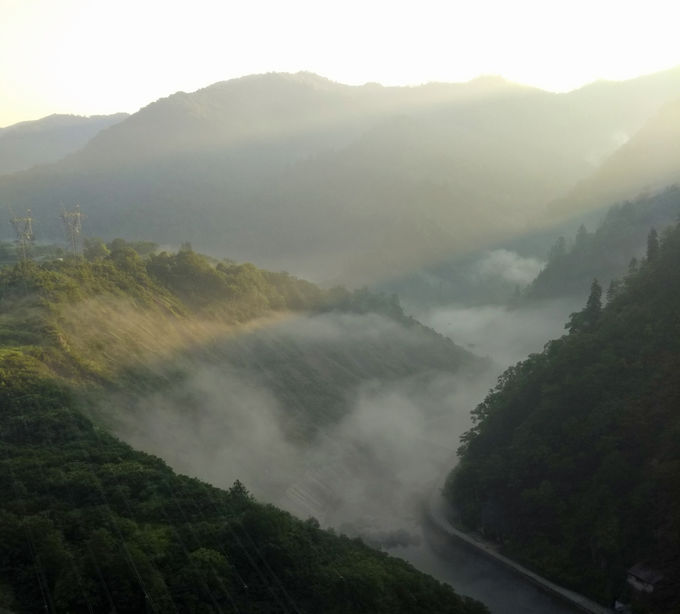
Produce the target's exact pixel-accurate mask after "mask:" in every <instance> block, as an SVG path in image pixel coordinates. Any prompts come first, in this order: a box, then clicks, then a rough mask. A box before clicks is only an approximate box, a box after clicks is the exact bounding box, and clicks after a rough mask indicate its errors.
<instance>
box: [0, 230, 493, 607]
mask: <svg viewBox="0 0 680 614" xmlns="http://www.w3.org/2000/svg"><path fill="white" fill-rule="evenodd" d="M151 252H153V246H152V245H149V244H146V243H127V242H125V241H122V240H116V241H113V242H111V243H109V244H107V245H105V244H103V243H101V242H97V241H91V242H89V243H88V245H87V246H86V249H85V254H86V256H87V259H86V260H79V261H74V260H70V259H68V258H67V259H64V260H51V261H46V262H43V263H40V264H37V263H32V262H25V263H20V264H17V265H16V266H14V267H12V268H6V269H4V270H2V271H1V272H0V342H1V344H2V345H1V347H0V406H2V408H3V411H2V413H1V416H0V451H1V457H0V464H2V471H1V472H0V475H1V476H2V477H0V481H1V483H2V492H3V493H4V494H3V497H2V500H1V501H0V535H2V539H1V540H0V577H1V578H2V580H0V607H4V608H8V609H10V610H12V611H15V612H34V611H38V610H45V611H51V612H100V611H109V610H110V611H113V610H116V611H121V612H122V611H125V612H158V613H160V612H163V613H164V612H175V611H176V612H220V611H238V612H310V613H311V612H367V613H368V612H405V613H406V612H423V613H424V612H451V613H453V612H461V613H463V612H470V613H472V612H484V611H485V608H484V607H483V606H481V605H479V604H477V603H474V602H471V601H469V600H465V599H463V598H460V597H458V596H457V595H456V594H455V593H454V592H453V590H452V589H450V588H448V587H445V586H443V585H441V584H439V583H437V582H435V581H434V580H432V579H430V578H428V577H427V576H424V575H423V574H420V573H419V572H416V571H415V570H414V569H413V568H412V567H410V566H409V565H408V564H406V563H404V562H402V561H399V560H397V559H392V558H390V557H387V556H386V555H384V554H381V553H378V552H375V551H373V550H371V549H369V548H368V547H366V546H364V545H363V544H362V543H360V542H358V541H356V540H350V539H348V538H346V537H337V536H335V535H333V534H332V533H328V532H325V531H322V530H321V529H319V526H318V523H317V522H316V521H314V520H309V521H306V522H303V521H302V520H297V519H294V518H293V517H292V516H290V515H289V514H287V513H285V512H282V511H280V510H278V509H276V508H274V507H272V506H265V505H262V504H260V503H257V502H256V501H255V500H254V499H253V498H252V497H251V496H250V495H249V494H248V492H247V491H246V490H245V487H244V486H242V485H241V483H240V482H239V483H236V484H235V485H234V486H233V487H232V488H231V489H230V490H228V491H225V490H219V489H216V488H214V487H212V486H209V485H208V484H206V483H204V482H200V481H198V480H196V479H190V478H188V477H182V476H178V475H177V474H175V473H173V471H172V470H171V469H170V468H169V467H168V466H167V465H166V464H165V463H164V462H163V461H161V460H160V459H158V458H156V457H153V456H149V455H146V454H143V453H141V452H136V451H133V450H132V449H131V448H130V447H129V446H127V445H125V444H124V443H122V442H120V441H119V440H117V439H115V438H114V437H112V436H111V434H109V433H108V432H107V431H106V430H105V429H104V428H103V427H102V424H103V423H102V422H101V420H100V421H99V424H98V425H95V424H93V423H92V422H91V421H90V419H88V418H87V417H86V416H88V415H89V416H99V418H100V419H101V418H102V417H103V415H102V409H101V401H102V399H103V398H105V397H107V395H114V393H116V392H118V393H121V391H126V393H127V396H125V397H122V396H121V397H117V398H118V400H120V402H121V405H124V404H125V402H128V403H129V402H130V399H131V398H132V397H133V396H134V395H135V394H141V392H142V391H146V392H147V393H151V392H154V391H155V392H159V391H160V390H162V389H163V388H164V387H169V386H170V385H171V382H172V380H173V378H175V379H176V378H177V377H178V371H177V369H176V368H175V369H174V370H173V369H168V370H167V371H166V372H163V371H162V370H160V368H159V365H160V364H161V363H162V362H163V361H164V360H168V361H170V362H172V359H173V358H175V359H177V357H178V356H180V357H181V356H183V355H184V356H187V355H189V354H199V355H200V354H202V353H204V352H205V351H207V352H208V354H210V351H209V350H204V349H202V346H206V345H209V344H211V343H215V342H216V341H217V340H218V339H221V338H223V337H224V336H225V335H226V336H229V335H235V334H237V331H239V330H242V331H246V332H247V330H248V327H251V328H252V329H253V330H257V329H258V327H259V326H260V324H257V322H269V321H272V320H273V321H280V318H281V317H284V315H285V314H288V313H291V312H294V311H297V312H299V313H302V312H308V313H317V314H320V313H322V312H324V313H332V312H335V311H336V310H337V311H341V312H342V313H344V314H346V315H349V314H355V315H358V314H361V313H366V312H371V313H373V314H374V316H375V317H378V316H377V313H382V314H384V317H386V318H388V319H390V320H391V321H393V322H395V325H396V323H398V325H399V326H408V327H412V328H415V329H418V328H419V327H420V329H423V330H425V329H424V327H422V326H420V325H418V324H417V323H415V322H414V321H412V320H410V319H409V318H408V317H406V316H405V315H404V314H403V312H402V311H401V308H400V307H399V305H398V303H397V302H395V300H394V299H391V298H387V297H381V296H378V295H372V294H370V293H368V292H365V291H364V292H357V293H353V294H352V293H349V292H347V291H345V290H342V289H336V290H333V291H322V290H320V289H319V288H317V287H316V286H314V285H312V284H310V283H307V282H304V281H302V280H298V279H295V278H292V277H291V276H289V275H287V274H283V273H270V272H267V271H262V270H260V269H257V268H255V267H254V266H252V265H248V264H240V265H239V264H234V263H229V262H220V263H215V262H211V261H210V260H208V259H207V258H205V257H203V256H200V255H199V254H196V253H195V252H193V251H191V250H190V249H189V248H188V247H187V248H185V249H183V250H182V251H180V252H179V253H177V254H167V253H160V254H154V253H151ZM277 314H278V315H277ZM381 317H382V316H381ZM426 335H429V336H430V337H431V338H432V339H435V340H439V339H440V338H439V337H438V336H437V335H436V334H435V333H433V332H431V331H430V332H429V333H426ZM436 343H439V341H435V344H436ZM441 343H442V344H443V347H449V346H450V347H451V350H450V353H448V354H447V353H446V352H445V354H446V357H447V359H448V358H450V356H451V355H454V356H458V357H459V359H460V360H461V361H465V360H467V359H468V355H467V353H465V352H463V351H462V350H460V349H458V348H456V347H455V346H453V344H452V343H450V342H444V341H443V340H441ZM392 349H393V350H394V349H395V347H394V346H392ZM177 364H179V363H177ZM177 364H176V365H175V366H177ZM110 398H111V402H110V403H109V405H108V411H109V412H110V413H109V414H108V418H109V420H110V421H115V413H116V412H119V413H120V414H123V413H125V408H124V407H122V406H121V407H118V408H116V407H115V400H116V397H115V396H110ZM95 404H99V405H98V407H95V406H94V405H95ZM157 426H158V425H157ZM260 452H261V451H258V450H257V449H251V450H250V454H251V459H252V460H253V462H255V459H256V458H257V456H258V454H259V453H260ZM246 486H247V485H246Z"/></svg>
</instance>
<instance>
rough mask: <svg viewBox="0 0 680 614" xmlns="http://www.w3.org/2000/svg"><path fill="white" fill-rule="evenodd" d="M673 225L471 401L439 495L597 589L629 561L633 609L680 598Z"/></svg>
mask: <svg viewBox="0 0 680 614" xmlns="http://www.w3.org/2000/svg"><path fill="white" fill-rule="evenodd" d="M679 262H680V227H675V228H673V229H672V230H670V231H669V232H667V233H664V238H663V241H662V242H661V245H660V246H659V244H658V242H656V241H650V244H649V248H648V252H647V258H646V260H645V261H644V262H643V263H642V265H641V266H640V268H639V271H633V272H631V273H630V274H629V276H628V277H626V278H625V281H624V283H623V284H622V285H620V286H619V287H618V288H617V290H616V292H614V293H613V295H611V296H610V300H609V302H608V303H607V305H606V307H604V308H602V307H601V304H600V294H601V289H600V288H599V287H598V286H597V284H596V283H594V284H593V287H592V291H591V295H590V297H589V299H588V302H587V305H586V307H585V308H584V309H583V310H582V311H580V312H577V313H574V314H573V315H572V316H571V319H570V322H569V324H568V326H569V329H570V333H569V335H567V336H564V337H562V338H560V339H557V340H554V341H551V342H550V343H548V344H547V345H546V347H545V350H544V351H543V352H541V353H539V354H534V355H531V356H530V357H529V358H528V359H527V360H525V361H524V362H521V363H518V364H517V365H516V366H514V367H511V368H510V369H508V370H507V371H506V372H505V373H504V374H503V375H502V376H501V378H500V379H499V381H498V385H497V386H496V388H495V389H494V390H493V391H492V392H491V393H490V394H489V396H487V398H486V399H485V400H484V402H483V403H482V404H480V405H479V406H478V407H477V408H476V409H475V410H474V412H473V418H474V419H475V421H476V425H475V426H474V428H473V429H472V430H470V431H469V432H468V433H467V434H466V435H465V436H464V437H463V438H462V446H461V448H460V455H461V460H460V465H459V466H458V468H457V469H456V470H455V471H454V472H453V473H452V475H451V477H450V479H449V482H448V485H447V489H446V495H447V497H448V498H449V500H450V501H451V502H452V503H453V504H454V506H455V507H456V508H457V510H458V512H459V515H460V520H461V522H462V523H463V524H464V525H465V526H467V527H469V528H473V529H476V530H481V531H483V532H484V533H485V534H486V535H487V536H489V537H491V538H493V539H496V540H498V541H499V542H500V543H501V544H502V547H503V548H504V549H505V550H506V551H507V552H509V553H511V554H512V555H514V556H516V557H517V558H519V559H520V560H522V561H524V562H526V563H527V564H529V565H531V566H534V567H536V568H538V569H540V570H541V571H542V572H543V573H545V574H548V575H550V576H552V577H554V578H557V579H558V580H559V581H560V582H562V583H564V584H566V585H568V586H572V587H574V588H577V589H580V590H582V591H586V592H588V593H589V594H591V595H593V596H594V597H596V598H598V599H600V600H601V601H602V602H603V603H611V602H612V600H613V599H614V597H617V596H618V597H619V598H621V599H622V600H624V601H625V600H629V599H631V595H628V596H626V592H627V591H628V588H629V587H627V585H626V582H625V580H626V571H627V570H628V569H630V568H632V567H633V566H634V565H638V564H641V565H642V566H643V567H644V568H645V569H647V570H653V573H654V574H656V577H657V578H660V579H661V582H659V584H658V585H657V586H656V588H655V590H654V592H653V593H651V594H650V595H644V594H633V595H632V599H633V601H634V602H637V607H638V608H639V609H638V610H636V611H641V612H646V611H649V612H672V611H673V612H674V611H677V608H678V606H679V605H680V590H679V588H678V587H679V586H680V584H679V581H680V561H679V560H678V552H680V541H679V538H678V536H679V535H680V527H679V526H678V519H680V498H679V497H678V495H679V493H680V488H678V484H679V480H680V449H679V448H678V441H680V439H679V438H678V433H679V432H680V431H679V429H680V414H679V413H678V407H680V405H679V404H678V401H679V399H680V389H679V388H678V381H679V380H678V377H677V368H678V362H679V360H680V345H679V340H680V335H679V334H678V332H679V331H678V318H677V314H678V311H679V310H680V277H679V276H678V271H680V267H679V266H678V264H679Z"/></svg>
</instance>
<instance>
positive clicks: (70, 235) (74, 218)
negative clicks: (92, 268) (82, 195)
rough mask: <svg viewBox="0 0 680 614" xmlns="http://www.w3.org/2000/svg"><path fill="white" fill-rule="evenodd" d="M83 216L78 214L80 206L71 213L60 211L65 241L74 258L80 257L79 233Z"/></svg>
mask: <svg viewBox="0 0 680 614" xmlns="http://www.w3.org/2000/svg"><path fill="white" fill-rule="evenodd" d="M84 219H85V216H84V215H83V214H82V213H81V212H80V205H76V206H75V208H74V209H73V210H71V211H62V213H61V221H62V222H64V229H65V230H66V240H67V241H68V243H69V245H70V247H71V253H72V254H73V257H74V258H78V257H80V252H81V251H82V250H81V245H80V243H81V241H80V231H81V230H82V228H83V220H84Z"/></svg>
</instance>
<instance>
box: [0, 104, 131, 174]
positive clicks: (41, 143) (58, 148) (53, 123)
mask: <svg viewBox="0 0 680 614" xmlns="http://www.w3.org/2000/svg"><path fill="white" fill-rule="evenodd" d="M126 117H128V114H127V113H116V114H115V115H93V116H92V117H81V116H78V115H56V114H55V115H49V116H48V117H43V118H42V119H37V120H35V121H27V122H21V123H19V124H14V125H12V126H7V127H6V128H0V175H2V174H7V173H13V172H16V171H21V170H24V169H27V168H31V167H32V166H36V165H38V164H47V163H50V162H56V161H57V160H59V159H61V158H63V157H64V156H66V155H68V154H70V153H73V152H74V151H76V150H78V149H80V148H81V147H83V146H84V145H85V144H86V143H87V142H88V141H89V140H90V139H91V138H92V137H94V136H95V135H96V134H98V133H99V132H101V131H102V130H104V129H105V128H108V127H109V126H113V125H114V124H116V123H118V122H121V121H123V120H124V119H125V118H126Z"/></svg>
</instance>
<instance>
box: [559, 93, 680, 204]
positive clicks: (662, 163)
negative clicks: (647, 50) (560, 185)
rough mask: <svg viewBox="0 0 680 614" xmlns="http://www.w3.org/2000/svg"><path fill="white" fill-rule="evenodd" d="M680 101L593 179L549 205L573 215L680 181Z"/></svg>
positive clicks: (655, 118)
mask: <svg viewBox="0 0 680 614" xmlns="http://www.w3.org/2000/svg"><path fill="white" fill-rule="evenodd" d="M679 143H680V100H675V101H672V102H668V103H667V104H665V105H664V106H663V107H662V108H661V109H660V110H659V112H658V113H656V114H655V115H654V116H653V117H651V118H650V119H649V120H648V121H647V122H646V123H645V125H644V126H643V127H642V128H641V129H640V131H639V132H637V133H636V134H634V135H633V136H632V137H631V138H630V140H629V141H628V142H626V143H625V144H624V145H622V147H621V148H620V149H619V150H617V151H616V152H614V153H613V154H612V155H611V156H610V157H608V158H607V159H606V160H605V161H604V163H603V164H602V166H601V167H600V168H598V169H597V171H595V172H594V173H593V174H592V175H591V176H590V177H588V178H587V179H584V180H583V181H582V182H581V183H579V184H578V185H577V186H576V187H575V188H574V189H573V190H572V191H571V192H570V193H569V194H567V195H566V196H565V197H564V198H562V199H560V200H559V201H557V202H555V203H553V204H552V205H551V206H550V212H551V214H553V215H555V214H560V213H561V214H564V213H566V212H568V213H569V214H573V213H574V212H576V211H579V210H584V209H588V208H591V207H593V205H595V204H597V203H613V202H616V201H618V200H622V199H625V198H634V197H636V196H638V195H640V194H641V193H646V194H650V193H654V192H656V191H658V190H659V189H661V188H664V187H665V186H667V185H669V184H672V183H676V182H678V181H680V163H679V162H678V161H679V160H680V145H679Z"/></svg>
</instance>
